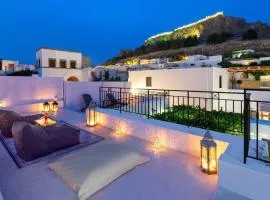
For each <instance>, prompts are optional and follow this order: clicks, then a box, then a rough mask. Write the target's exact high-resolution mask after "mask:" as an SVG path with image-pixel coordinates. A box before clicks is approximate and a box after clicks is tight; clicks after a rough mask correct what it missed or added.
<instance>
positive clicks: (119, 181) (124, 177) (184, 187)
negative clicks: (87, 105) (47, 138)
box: [0, 109, 217, 200]
mask: <svg viewBox="0 0 270 200" xmlns="http://www.w3.org/2000/svg"><path fill="white" fill-rule="evenodd" d="M33 114H36V113H29V114H28V115H33ZM54 117H55V119H56V120H57V121H64V122H65V123H67V124H69V125H72V126H73V127H77V129H80V130H84V131H86V132H89V133H90V132H92V133H94V134H95V135H98V136H99V137H102V138H104V139H105V140H106V141H111V142H110V145H112V144H113V146H111V147H106V146H100V145H99V144H101V143H102V142H101V143H100V142H99V143H97V145H99V147H98V148H99V149H98V148H97V152H96V153H95V154H91V152H92V151H96V150H93V149H92V148H94V147H95V145H91V146H88V147H85V148H81V149H80V150H78V151H74V152H71V153H66V154H64V155H61V156H60V157H56V158H55V159H49V160H42V161H41V162H37V163H34V164H32V165H29V166H27V167H24V168H23V169H20V168H18V167H17V166H16V165H15V164H14V162H13V160H12V158H11V157H10V156H9V154H8V152H7V151H6V149H5V148H4V147H3V146H2V145H0V159H1V166H2V167H1V168H0V177H1V178H0V188H1V189H2V193H3V197H4V199H19V200H24V199H25V200H26V199H27V200H28V199H29V198H32V199H44V200H45V199H52V200H54V199H55V200H56V199H67V200H69V199H70V200H73V199H77V198H79V199H97V200H98V199H100V200H106V199H111V198H112V197H113V198H114V199H134V200H135V199H152V198H155V199H166V198H169V199H182V198H184V199H211V198H213V197H214V196H215V193H216V189H217V186H216V185H217V176H208V175H206V174H203V173H201V171H200V168H199V159H198V158H196V157H192V156H190V155H186V154H183V153H180V152H176V151H173V150H170V149H167V150H166V151H164V152H160V154H158V155H157V154H155V153H154V152H153V151H152V150H151V148H149V147H150V146H151V145H152V144H150V143H148V142H146V141H143V140H141V139H138V138H135V137H133V136H126V137H124V138H117V137H115V136H114V133H113V130H111V129H108V128H106V127H102V126H97V127H95V128H94V129H93V128H90V127H87V126H85V123H84V121H85V115H84V114H81V113H78V112H74V111H71V110H66V109H62V110H60V111H59V112H58V113H57V115H55V116H54ZM25 124H26V123H25V122H20V123H17V124H15V127H16V129H20V126H22V127H25ZM32 126H33V125H31V126H30V125H27V128H26V129H24V130H23V131H26V130H27V129H31V128H32ZM51 128H52V127H51ZM14 129H15V128H14ZM47 130H48V129H47ZM16 131H17V130H16ZM29 132H31V130H29ZM16 134H18V133H16ZM48 134H50V133H48ZM59 134H61V132H60V133H59ZM28 137H31V136H28ZM64 138H65V137H64V136H63V139H64ZM103 145H104V144H103ZM122 145H124V147H122ZM118 146H119V147H120V148H124V150H120V149H119V150H115V152H117V153H116V154H112V152H113V151H110V150H106V151H104V152H103V154H102V156H101V158H104V159H102V160H103V161H102V162H103V164H101V165H100V164H99V165H97V166H99V167H98V168H99V169H101V168H102V170H105V171H103V172H102V173H101V174H93V173H91V174H92V175H91V176H89V177H97V178H95V179H97V180H100V181H101V182H100V184H99V185H104V186H106V185H108V183H107V182H108V180H111V181H112V182H111V181H110V183H111V184H109V185H108V186H107V187H104V186H102V188H100V186H99V187H97V186H93V185H91V179H89V180H88V181H86V180H85V181H83V182H86V183H87V184H80V185H81V187H80V188H81V189H78V188H77V187H76V189H74V188H73V189H72V187H70V186H71V185H72V184H75V182H69V183H68V184H66V183H67V179H66V178H67V177H68V176H71V177H73V178H72V179H70V178H69V180H78V181H79V180H82V179H79V178H80V177H85V173H88V172H87V171H85V169H90V168H91V169H93V170H94V169H95V165H94V166H93V165H91V164H93V163H100V161H96V162H94V160H93V159H95V158H96V156H95V155H99V153H101V152H102V151H100V148H102V149H104V150H105V149H106V148H112V147H113V148H116V147H118ZM126 147H128V149H131V152H130V153H131V154H126V153H124V154H122V155H123V156H120V155H121V154H120V151H123V152H127V150H126V149H125V148H126ZM84 151H85V152H87V153H86V155H85V156H84ZM108 151H110V153H111V154H110V155H108V156H109V157H110V158H113V157H115V160H111V159H109V160H111V163H110V164H109V163H108V161H106V159H105V157H104V156H105V155H107V153H106V152H108ZM133 151H134V152H138V153H139V154H140V155H143V156H144V157H145V158H147V160H148V159H149V160H148V162H147V163H145V164H142V165H139V166H137V167H135V166H136V165H137V164H139V163H140V162H141V161H140V162H139V163H137V161H136V162H135V163H134V158H136V157H133V158H132V156H131V155H135V154H134V153H132V152H133ZM136 154H137V153H136ZM76 155H80V156H79V157H78V156H76ZM91 155H94V157H92V156H91ZM100 155H101V154H100ZM116 155H117V156H116ZM126 156H127V157H126ZM130 156H131V157H130ZM70 157H73V158H72V159H76V162H72V159H70ZM121 157H122V158H121ZM63 159H64V160H65V162H63ZM78 159H80V160H81V161H78ZM88 159H89V160H88ZM121 159H123V160H121ZM127 159H128V160H127ZM130 159H131V160H130ZM136 159H137V158H136ZM136 159H135V160H136ZM132 160H133V161H132ZM59 162H60V163H59ZM61 162H63V163H61ZM118 162H119V164H118ZM143 162H145V161H143ZM50 163H51V164H50ZM67 163H69V165H67ZM72 163H74V165H73V164H72ZM76 163H77V165H78V163H81V164H80V165H79V166H76V165H75V164H76ZM124 163H127V165H126V166H127V167H128V166H129V167H128V168H126V167H124V166H125V165H124ZM132 163H134V164H135V165H134V164H132ZM136 163H137V164H136ZM49 166H50V168H51V169H52V168H53V169H54V171H52V170H51V169H50V168H49ZM56 166H57V167H56ZM68 166H69V167H68ZM71 166H73V170H75V171H70V170H68V171H67V169H65V168H63V167H68V169H71V168H70V167H71ZM87 166H88V167H87ZM90 166H91V167H90ZM112 166H114V167H112ZM59 167H60V168H59ZM100 167H101V168H100ZM104 167H109V168H108V169H105V168H104ZM115 167H117V168H118V169H119V167H124V168H125V169H126V170H127V169H133V170H132V171H129V170H128V171H129V172H127V171H126V170H124V169H123V171H122V172H121V171H119V170H117V168H115ZM134 167H135V169H134ZM57 169H58V170H57ZM109 169H110V171H111V172H109V171H108V170H109ZM59 170H60V172H62V173H64V172H65V176H64V175H63V174H59ZM78 170H79V171H78ZM94 171H95V170H94ZM117 171H118V172H117ZM78 172H84V173H82V175H79V173H78ZM105 172H106V173H105ZM116 172H117V173H116ZM104 173H105V174H107V175H106V176H108V178H105V180H103V181H102V178H103V179H104V176H105V174H104ZM67 174H69V175H68V176H67ZM103 174H104V175H103ZM64 177H66V178H64ZM109 177H111V178H109ZM74 178H75V179H74ZM63 180H64V181H63ZM187 182H188V184H186V183H187ZM77 183H79V182H77ZM81 183H82V182H81ZM94 183H95V182H94ZM92 184H93V183H92ZM52 185H53V187H52ZM86 185H87V186H88V187H87V188H85V187H86ZM195 190H196V191H197V192H196V193H194V192H193V191H195ZM40 194H43V195H40ZM87 194H91V195H90V196H91V197H89V196H88V195H87ZM84 195H86V196H84Z"/></svg>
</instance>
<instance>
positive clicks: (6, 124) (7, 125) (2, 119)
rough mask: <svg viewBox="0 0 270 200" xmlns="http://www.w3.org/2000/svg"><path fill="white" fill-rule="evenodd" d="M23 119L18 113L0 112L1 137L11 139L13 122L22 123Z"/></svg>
mask: <svg viewBox="0 0 270 200" xmlns="http://www.w3.org/2000/svg"><path fill="white" fill-rule="evenodd" d="M22 120H23V117H22V116H20V115H19V114H18V113H16V112H13V111H3V110H1V112H0V129H1V132H2V135H4V136H5V137H8V138H11V137H12V132H11V128H12V125H13V123H14V122H16V121H22Z"/></svg>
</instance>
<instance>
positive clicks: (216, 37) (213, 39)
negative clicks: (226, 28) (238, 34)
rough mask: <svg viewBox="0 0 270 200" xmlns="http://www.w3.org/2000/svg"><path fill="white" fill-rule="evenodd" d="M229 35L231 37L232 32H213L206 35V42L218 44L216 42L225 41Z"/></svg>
mask: <svg viewBox="0 0 270 200" xmlns="http://www.w3.org/2000/svg"><path fill="white" fill-rule="evenodd" d="M231 37H232V34H231V33H228V32H223V33H221V34H218V33H214V34H212V35H209V36H208V38H207V40H206V43H207V44H218V43H222V42H226V41H227V40H228V39H229V38H231Z"/></svg>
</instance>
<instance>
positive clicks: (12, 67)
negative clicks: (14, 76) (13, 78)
mask: <svg viewBox="0 0 270 200" xmlns="http://www.w3.org/2000/svg"><path fill="white" fill-rule="evenodd" d="M25 70H31V71H34V70H35V66H34V65H26V64H20V63H19V61H17V60H5V59H0V74H5V73H6V74H9V73H13V72H18V71H25Z"/></svg>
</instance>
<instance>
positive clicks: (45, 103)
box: [43, 101, 50, 113]
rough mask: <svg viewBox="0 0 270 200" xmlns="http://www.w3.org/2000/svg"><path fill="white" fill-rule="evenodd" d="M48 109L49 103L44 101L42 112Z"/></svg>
mask: <svg viewBox="0 0 270 200" xmlns="http://www.w3.org/2000/svg"><path fill="white" fill-rule="evenodd" d="M49 111H50V104H49V102H47V101H46V102H44V103H43V112H46V113H47V112H49Z"/></svg>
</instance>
